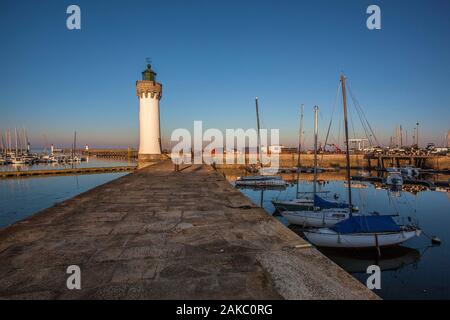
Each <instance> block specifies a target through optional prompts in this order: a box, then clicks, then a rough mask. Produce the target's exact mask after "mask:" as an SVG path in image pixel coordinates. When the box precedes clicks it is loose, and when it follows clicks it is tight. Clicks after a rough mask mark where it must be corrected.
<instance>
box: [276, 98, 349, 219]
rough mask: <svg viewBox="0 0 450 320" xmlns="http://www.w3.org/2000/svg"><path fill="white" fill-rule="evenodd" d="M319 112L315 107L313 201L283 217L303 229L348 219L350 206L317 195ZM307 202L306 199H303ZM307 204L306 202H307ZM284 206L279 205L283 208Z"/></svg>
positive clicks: (283, 214)
mask: <svg viewBox="0 0 450 320" xmlns="http://www.w3.org/2000/svg"><path fill="white" fill-rule="evenodd" d="M318 110H319V107H317V106H315V107H314V182H313V199H311V200H310V199H308V200H307V201H308V202H307V203H305V204H307V205H305V206H304V207H301V208H298V209H294V210H289V211H283V210H281V215H282V216H283V217H284V218H285V219H286V220H288V221H289V223H290V224H296V225H301V226H303V227H328V226H332V225H334V224H336V223H338V222H339V221H342V220H344V219H347V218H348V209H347V208H348V204H346V203H338V202H334V201H333V202H331V201H327V200H325V199H322V198H320V197H319V196H318V195H317V139H318V133H319V129H318ZM302 200H305V199H302ZM305 202H306V201H305ZM281 206H282V205H279V207H281Z"/></svg>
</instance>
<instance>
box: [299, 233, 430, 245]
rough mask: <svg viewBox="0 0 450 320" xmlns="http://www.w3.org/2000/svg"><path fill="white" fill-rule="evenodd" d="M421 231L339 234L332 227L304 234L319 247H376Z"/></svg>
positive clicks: (395, 241)
mask: <svg viewBox="0 0 450 320" xmlns="http://www.w3.org/2000/svg"><path fill="white" fill-rule="evenodd" d="M420 233H421V231H420V229H409V230H402V231H398V232H382V233H352V234H339V233H337V232H335V231H333V230H331V229H326V228H322V229H318V230H314V231H305V232H304V235H305V237H306V238H307V239H308V241H309V242H311V243H312V244H314V245H315V246H318V247H329V248H375V247H388V246H394V245H399V244H401V243H403V242H405V241H407V240H409V239H411V238H413V237H415V236H419V235H420Z"/></svg>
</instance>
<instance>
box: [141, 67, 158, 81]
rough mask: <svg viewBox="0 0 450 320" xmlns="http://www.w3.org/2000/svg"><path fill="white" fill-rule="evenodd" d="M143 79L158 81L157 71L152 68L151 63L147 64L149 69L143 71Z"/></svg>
mask: <svg viewBox="0 0 450 320" xmlns="http://www.w3.org/2000/svg"><path fill="white" fill-rule="evenodd" d="M142 80H148V81H156V72H155V71H153V70H152V66H151V65H150V64H148V65H147V69H145V70H144V71H142Z"/></svg>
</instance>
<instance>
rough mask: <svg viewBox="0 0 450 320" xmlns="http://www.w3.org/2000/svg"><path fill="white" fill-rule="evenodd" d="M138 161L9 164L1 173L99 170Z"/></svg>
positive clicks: (2, 166) (93, 159)
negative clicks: (81, 169)
mask: <svg viewBox="0 0 450 320" xmlns="http://www.w3.org/2000/svg"><path fill="white" fill-rule="evenodd" d="M135 164H136V161H134V160H130V161H127V160H126V159H125V160H116V159H102V158H95V157H87V161H83V162H78V163H74V164H73V166H72V164H71V163H65V164H64V163H36V164H32V165H27V164H18V165H13V164H8V165H0V171H18V170H20V171H26V170H53V169H54V170H56V169H70V168H99V167H120V166H132V165H135Z"/></svg>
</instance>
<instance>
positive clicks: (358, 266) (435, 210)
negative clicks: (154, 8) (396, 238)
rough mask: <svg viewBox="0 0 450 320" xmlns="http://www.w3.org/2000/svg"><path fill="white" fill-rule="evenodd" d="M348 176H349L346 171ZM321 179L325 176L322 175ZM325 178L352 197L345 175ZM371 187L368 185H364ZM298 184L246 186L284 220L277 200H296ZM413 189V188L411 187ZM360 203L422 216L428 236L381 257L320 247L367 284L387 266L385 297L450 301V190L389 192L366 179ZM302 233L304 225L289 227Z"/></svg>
mask: <svg viewBox="0 0 450 320" xmlns="http://www.w3.org/2000/svg"><path fill="white" fill-rule="evenodd" d="M342 175H343V174H342ZM319 179H320V175H319ZM320 180H321V184H320V186H319V191H329V192H330V193H329V194H330V195H334V194H337V195H339V196H340V198H341V199H343V200H345V199H346V198H347V193H346V186H345V185H344V182H343V181H342V180H343V179H339V180H323V179H320ZM364 186H365V187H364ZM296 188H297V186H296V184H295V182H294V183H292V184H291V185H290V186H289V187H287V188H286V190H255V189H248V188H247V189H245V188H240V191H241V192H243V193H244V194H245V195H247V196H248V197H249V198H251V199H252V201H253V202H254V203H256V204H258V205H261V204H262V206H263V207H264V209H265V210H266V211H267V212H268V213H269V214H271V215H274V216H276V218H277V219H279V220H280V221H281V222H282V223H283V224H285V225H286V226H288V224H289V223H288V222H287V221H286V220H285V219H284V218H283V217H281V216H280V215H279V214H277V213H275V208H274V206H273V205H272V203H271V200H272V199H292V198H294V197H295V194H296ZM408 190H410V189H408ZM299 191H300V192H310V191H312V182H305V181H300V184H299ZM352 195H353V199H354V203H355V204H356V205H357V206H358V207H359V208H360V210H361V211H362V212H371V211H378V212H380V213H382V214H399V215H400V216H401V217H406V218H407V217H411V219H417V220H418V222H419V226H420V227H421V228H422V230H423V232H424V234H422V235H421V236H420V237H418V238H413V239H411V240H410V241H408V242H406V243H404V244H403V245H402V246H400V247H392V248H387V249H382V252H381V257H380V258H377V254H376V252H375V251H367V250H354V249H353V250H352V249H350V250H336V249H320V250H321V251H322V252H323V253H324V254H325V255H326V256H328V257H329V258H331V259H332V260H333V261H334V262H335V263H337V264H338V265H340V266H341V267H342V268H344V269H345V270H346V271H348V272H349V273H351V274H352V275H353V276H354V277H355V278H357V279H358V280H359V281H361V282H362V283H364V284H365V283H366V281H367V278H368V277H369V274H367V273H366V270H367V267H368V266H370V265H374V264H376V265H379V266H380V269H381V270H382V275H381V289H380V290H375V292H376V293H377V294H378V295H379V296H381V297H382V298H384V299H449V298H450V275H449V272H450V234H449V233H448V225H450V192H446V191H445V190H442V191H441V192H439V191H430V190H424V191H420V192H416V191H414V192H408V191H403V190H402V191H395V192H392V191H389V190H387V189H381V188H379V186H375V185H373V184H370V183H362V185H359V188H354V189H353V190H352ZM289 228H291V229H292V230H293V231H294V232H296V233H298V234H299V235H300V236H302V232H301V228H300V227H297V226H293V225H291V226H289ZM434 235H435V236H438V237H439V238H440V239H441V240H442V243H441V244H440V245H439V246H436V245H434V246H433V245H432V243H431V240H430V237H431V236H434Z"/></svg>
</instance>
